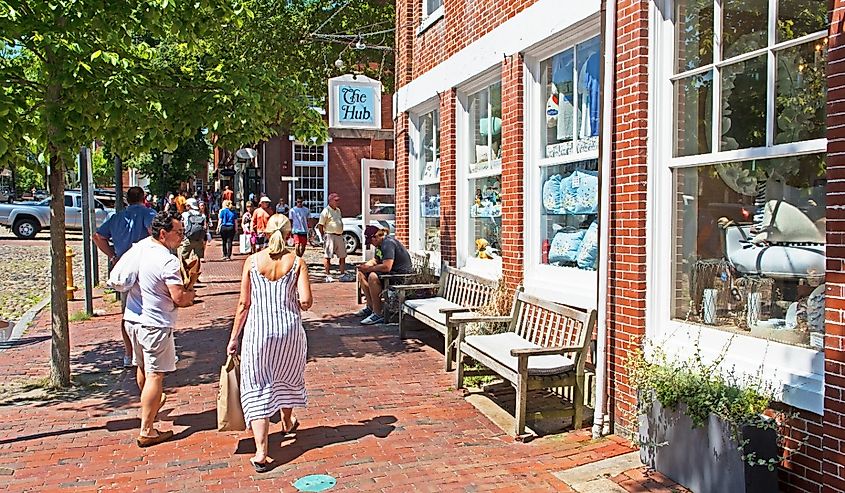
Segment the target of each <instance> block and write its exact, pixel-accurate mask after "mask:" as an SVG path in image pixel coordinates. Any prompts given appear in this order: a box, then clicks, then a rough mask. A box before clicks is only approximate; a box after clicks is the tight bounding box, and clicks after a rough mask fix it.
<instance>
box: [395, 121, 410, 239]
mask: <svg viewBox="0 0 845 493" xmlns="http://www.w3.org/2000/svg"><path fill="white" fill-rule="evenodd" d="M409 127H410V123H409V122H408V114H407V113H402V114H400V115H399V118H398V120H397V122H396V134H395V135H396V137H395V142H396V238H397V239H398V240H399V241H401V242H402V244H403V245H410V241H409V233H410V230H409V227H410V225H409V222H410V212H411V211H410V210H409V209H408V205H409V203H410V199H409V193H410V187H409V181H408V180H409V178H410V162H409V161H410V156H409V147H408V146H409V145H410V137H409V135H408V130H409Z"/></svg>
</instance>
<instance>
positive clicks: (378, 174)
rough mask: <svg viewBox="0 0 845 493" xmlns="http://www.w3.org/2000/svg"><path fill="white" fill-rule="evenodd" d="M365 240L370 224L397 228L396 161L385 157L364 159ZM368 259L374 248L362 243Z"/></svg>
mask: <svg viewBox="0 0 845 493" xmlns="http://www.w3.org/2000/svg"><path fill="white" fill-rule="evenodd" d="M361 190H362V193H361V235H360V237H361V239H362V241H363V238H364V231H363V229H364V228H365V227H366V226H367V225H368V224H373V225H375V226H378V227H380V228H387V229H389V230H390V232H391V233H393V232H395V231H396V227H395V223H396V164H395V163H394V162H393V161H385V160H382V159H362V160H361ZM361 250H362V251H363V252H364V260H369V259H371V258H373V254H374V250H373V248H372V247H366V246H364V245H363V243H362V245H361Z"/></svg>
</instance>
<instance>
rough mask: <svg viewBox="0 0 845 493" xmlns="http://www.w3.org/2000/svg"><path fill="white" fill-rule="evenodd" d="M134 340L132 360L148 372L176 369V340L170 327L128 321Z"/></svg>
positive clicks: (129, 331)
mask: <svg viewBox="0 0 845 493" xmlns="http://www.w3.org/2000/svg"><path fill="white" fill-rule="evenodd" d="M126 333H127V334H129V338H130V339H131V340H132V353H133V355H132V362H133V363H134V364H135V365H137V366H138V367H139V368H143V370H144V371H145V372H147V373H166V372H171V371H176V342H175V341H174V339H173V329H172V328H170V327H144V326H142V325H141V324H139V323H137V322H129V321H127V322H126Z"/></svg>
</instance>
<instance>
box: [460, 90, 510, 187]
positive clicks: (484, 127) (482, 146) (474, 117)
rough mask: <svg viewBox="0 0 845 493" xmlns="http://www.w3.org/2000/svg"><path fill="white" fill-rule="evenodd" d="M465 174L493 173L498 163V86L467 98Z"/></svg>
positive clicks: (499, 99)
mask: <svg viewBox="0 0 845 493" xmlns="http://www.w3.org/2000/svg"><path fill="white" fill-rule="evenodd" d="M468 108H469V135H470V136H471V138H472V140H473V141H474V145H473V146H471V148H470V159H469V172H470V173H480V172H485V171H489V170H495V169H498V168H500V167H501V163H502V83H501V82H497V83H495V84H492V85H491V86H489V87H487V88H485V89H483V90H481V91H479V92H477V93H475V94H472V95H470V96H469V98H468Z"/></svg>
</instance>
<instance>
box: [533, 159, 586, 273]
mask: <svg viewBox="0 0 845 493" xmlns="http://www.w3.org/2000/svg"><path fill="white" fill-rule="evenodd" d="M597 169H598V161H597V160H595V159H590V160H586V161H579V162H575V163H569V164H560V165H556V166H545V167H543V168H542V169H541V183H542V188H541V190H540V194H541V197H542V203H543V207H542V214H541V218H540V232H541V235H540V242H541V243H540V248H541V251H542V257H541V263H543V264H549V265H558V266H570V267H577V268H579V269H583V270H595V269H596V267H597V257H598V222H597V220H598V206H599V186H598V171H597Z"/></svg>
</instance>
